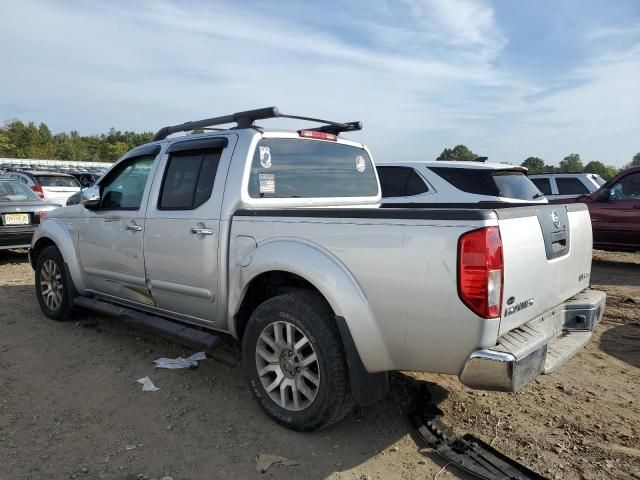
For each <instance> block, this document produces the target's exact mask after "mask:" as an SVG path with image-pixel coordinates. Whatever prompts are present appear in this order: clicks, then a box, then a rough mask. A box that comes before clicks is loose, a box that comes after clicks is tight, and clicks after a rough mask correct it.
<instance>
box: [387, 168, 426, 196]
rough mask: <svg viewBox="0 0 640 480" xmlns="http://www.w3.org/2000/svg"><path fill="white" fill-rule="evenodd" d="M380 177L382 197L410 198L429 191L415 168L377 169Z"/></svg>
mask: <svg viewBox="0 0 640 480" xmlns="http://www.w3.org/2000/svg"><path fill="white" fill-rule="evenodd" d="M377 168H378V176H379V177H380V187H381V188H382V196H383V197H384V198H390V197H410V196H412V195H419V194H421V193H424V192H427V191H429V189H428V188H427V186H426V185H425V183H424V182H423V181H422V179H421V178H420V176H419V175H418V174H417V173H416V171H415V170H414V169H413V168H408V167H377Z"/></svg>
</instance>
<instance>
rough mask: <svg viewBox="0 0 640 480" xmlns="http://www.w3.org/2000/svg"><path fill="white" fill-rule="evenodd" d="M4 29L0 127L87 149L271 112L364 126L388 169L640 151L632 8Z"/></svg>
mask: <svg viewBox="0 0 640 480" xmlns="http://www.w3.org/2000/svg"><path fill="white" fill-rule="evenodd" d="M0 17H1V18H2V19H3V28H2V29H0V58H1V59H2V60H1V62H2V63H1V65H2V72H3V73H2V74H1V75H0V120H2V119H4V120H8V119H11V118H20V119H22V120H26V121H35V122H40V121H44V122H46V123H47V124H48V125H49V126H50V128H51V129H52V130H54V131H60V130H71V129H74V130H78V131H80V132H81V133H86V134H90V133H100V132H103V131H106V130H108V129H109V128H110V127H112V126H113V127H116V128H118V129H121V130H125V129H128V130H156V129H158V128H159V127H161V126H163V125H165V124H171V123H180V122H183V121H186V120H194V119H198V118H204V117H209V116H214V115H222V114H226V113H231V112H233V111H239V110H245V109H249V108H256V107H263V106H270V105H277V106H278V107H279V108H280V110H281V111H283V112H285V113H293V114H301V115H309V116H316V117H325V118H330V119H335V120H343V121H351V120H362V121H363V122H364V125H365V128H364V130H363V131H362V132H359V133H355V134H352V135H350V136H351V137H353V138H355V139H357V140H359V141H363V142H365V143H367V144H368V145H369V146H370V147H371V149H372V151H373V155H374V158H375V159H378V160H385V161H393V160H431V159H433V158H435V157H436V156H437V155H438V153H439V152H440V151H441V150H442V149H443V148H444V147H449V146H455V145H456V144H459V143H464V144H466V145H467V146H469V147H470V148H471V149H472V150H474V151H475V152H476V153H479V154H482V155H488V156H489V157H490V159H491V160H493V161H507V162H512V163H520V162H521V161H522V160H524V158H526V157H528V156H539V157H541V158H543V159H545V160H546V161H547V163H550V164H557V162H558V161H559V160H561V159H562V158H563V157H564V156H565V155H568V154H570V153H580V154H581V156H582V158H583V160H584V161H585V162H587V161H589V160H600V161H603V162H605V163H607V164H613V165H616V166H622V165H623V164H625V163H627V162H629V161H630V160H631V157H632V156H633V155H634V154H635V153H636V152H638V151H640V2H639V1H637V0H616V1H615V2H612V1H606V0H602V1H589V0H580V1H578V0H563V1H551V0H543V1H535V2H525V1H509V0H501V1H495V2H490V1H483V0H402V1H400V0H396V1H375V0H369V1H351V2H332V1H323V2H295V1H292V2H286V1H279V2H264V1H243V2H239V1H236V2H215V1H181V2H167V1H162V0H159V1H138V2H118V1H114V2H80V1H67V2H47V1H37V2H36V1H31V0H21V1H20V2H3V4H2V6H0ZM267 124H272V125H283V126H286V127H293V126H297V125H295V124H288V123H286V122H283V121H278V122H273V121H272V122H267Z"/></svg>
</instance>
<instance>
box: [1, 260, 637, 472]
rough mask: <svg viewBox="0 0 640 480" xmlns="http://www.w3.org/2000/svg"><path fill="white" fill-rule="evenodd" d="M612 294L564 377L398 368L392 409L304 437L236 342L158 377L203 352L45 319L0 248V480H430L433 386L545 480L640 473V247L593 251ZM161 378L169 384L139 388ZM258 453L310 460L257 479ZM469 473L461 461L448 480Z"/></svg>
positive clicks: (450, 413)
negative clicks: (419, 409)
mask: <svg viewBox="0 0 640 480" xmlns="http://www.w3.org/2000/svg"><path fill="white" fill-rule="evenodd" d="M594 260H595V261H594V266H593V271H592V277H591V278H592V282H593V284H594V286H595V287H597V288H601V289H604V290H605V291H606V292H607V294H608V296H609V297H608V304H607V309H606V311H605V320H604V322H603V323H602V324H601V325H600V327H599V328H598V331H597V332H596V335H595V337H594V340H593V342H592V343H591V344H590V345H589V346H588V347H587V348H586V349H585V350H584V351H582V352H581V353H580V354H579V355H577V356H576V357H575V358H574V359H572V360H571V361H570V362H569V363H568V364H567V365H565V366H564V367H563V368H562V369H561V370H560V371H559V372H557V373H555V374H553V375H550V376H545V377H541V379H540V380H539V381H537V382H535V383H533V384H532V385H530V386H528V387H526V388H525V389H524V390H523V391H522V392H519V393H516V394H507V393H486V392H475V391H472V390H469V389H467V388H465V387H464V386H462V385H461V384H460V383H459V382H458V381H457V379H456V378H452V377H447V376H441V375H427V374H417V373H415V374H414V373H404V374H400V373H398V374H393V375H392V381H391V391H390V393H389V395H388V397H387V398H386V399H385V400H384V401H382V402H380V403H379V404H377V405H375V406H373V407H371V408H367V409H364V410H361V411H358V412H356V413H355V414H354V415H352V416H351V417H350V418H348V419H347V420H346V421H344V422H342V423H341V424H339V425H337V426H335V427H333V428H331V429H329V430H326V431H323V432H319V433H314V434H299V433H294V432H291V431H288V430H286V429H284V428H282V427H279V426H277V425H276V424H274V423H273V422H271V421H270V420H269V419H268V418H266V417H265V416H264V415H263V414H262V412H261V411H260V410H259V407H258V406H257V405H256V404H255V403H254V401H253V400H252V399H251V396H250V394H249V391H248V389H247V387H246V385H245V380H244V376H243V373H242V370H241V369H240V367H239V366H238V363H239V358H240V357H239V350H238V348H237V345H235V344H234V343H233V342H228V343H227V344H225V345H224V346H223V347H221V348H220V349H219V350H217V351H216V352H215V358H213V359H207V360H205V361H203V362H201V364H200V366H199V367H198V368H197V369H194V370H173V371H171V370H154V368H153V364H152V360H154V359H155V358H158V357H176V356H180V355H181V356H187V355H190V354H191V353H193V352H192V351H189V350H186V349H184V348H182V347H179V346H176V345H174V344H171V343H169V342H166V341H164V340H162V339H159V338H155V337H152V336H149V335H146V334H143V333H140V332H137V331H135V330H131V329H128V328H126V327H124V326H123V325H121V324H120V323H119V322H118V321H117V320H115V319H108V318H103V317H98V316H95V315H93V314H89V313H86V314H82V315H79V316H78V317H77V319H76V320H75V321H72V322H66V323H56V322H52V321H50V320H47V319H46V318H45V317H44V316H43V315H42V314H41V313H40V310H39V308H38V304H37V302H36V299H35V294H34V288H33V274H32V271H31V269H30V266H29V264H28V262H27V260H26V255H25V254H24V253H20V252H0V480H14V479H16V480H17V479H68V478H72V479H73V478H75V479H98V478H105V479H119V480H125V479H138V478H146V479H158V480H159V479H162V478H163V477H167V476H168V477H171V478H172V479H173V480H183V479H190V480H199V479H203V480H204V479H207V480H208V479H218V478H220V479H222V478H225V479H227V478H247V479H251V478H256V479H257V478H268V479H280V478H281V479H295V478H301V479H305V480H308V479H315V478H333V479H374V478H381V479H383V478H384V479H424V478H433V477H434V476H435V475H436V474H438V472H440V471H441V470H442V469H443V467H445V463H444V462H443V461H441V460H440V459H439V458H438V457H437V456H435V455H434V454H433V453H432V452H431V451H430V450H429V449H425V448H424V447H423V445H421V444H420V441H419V439H418V438H417V437H416V436H415V435H414V434H413V429H412V427H411V424H410V423H409V420H408V417H407V413H408V411H409V409H410V406H411V403H412V398H413V392H414V391H415V390H416V388H417V385H418V384H420V383H423V382H426V383H427V384H428V388H429V389H430V391H431V393H432V396H433V398H434V399H436V400H437V401H438V403H439V406H440V408H441V409H442V410H443V411H444V413H445V419H446V422H447V423H448V424H449V425H450V426H452V427H453V428H455V429H456V431H457V432H458V433H460V434H462V433H466V432H469V433H473V434H474V435H476V436H479V437H481V438H482V439H484V440H485V441H487V442H493V445H494V446H495V447H497V448H498V449H499V450H501V451H503V452H504V453H506V454H508V455H511V456H512V457H514V458H517V459H519V460H520V461H522V462H523V463H524V464H525V465H527V466H529V467H530V468H532V469H534V470H536V471H538V472H539V473H541V474H543V475H544V476H545V477H548V478H566V479H609V478H640V435H639V434H640V403H639V402H638V397H639V394H640V382H639V380H640V254H617V253H616V254H613V253H606V252H595V254H594ZM147 375H148V376H149V377H150V378H151V379H152V380H153V381H154V382H155V384H156V385H157V386H158V387H159V388H160V390H159V391H157V392H145V393H143V392H142V391H141V386H140V385H139V384H137V383H136V380H137V379H138V378H141V377H144V376H147ZM260 454H271V455H280V456H283V457H286V458H288V459H290V460H292V461H294V462H296V463H297V465H289V466H281V465H274V466H272V467H270V468H269V469H268V470H267V472H266V473H259V472H258V471H257V470H256V458H257V457H258V456H259V455H260ZM447 478H469V477H465V476H463V475H462V474H461V473H460V472H457V471H455V470H454V467H452V466H451V465H449V466H446V468H445V469H444V471H442V472H441V473H439V474H438V479H440V480H442V479H447Z"/></svg>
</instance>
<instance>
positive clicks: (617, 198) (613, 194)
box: [576, 167, 640, 251]
mask: <svg viewBox="0 0 640 480" xmlns="http://www.w3.org/2000/svg"><path fill="white" fill-rule="evenodd" d="M576 202H583V203H586V204H587V206H588V207H589V212H590V213H591V223H592V226H593V246H594V248H601V249H603V250H630V251H634V250H637V251H640V167H632V168H629V169H627V170H625V171H623V172H620V173H619V174H618V175H616V176H615V177H613V178H612V179H611V180H609V181H608V182H607V183H605V184H604V185H603V186H602V187H600V188H599V189H598V190H596V191H595V192H593V193H591V194H590V195H584V196H582V197H579V198H578V199H577V200H576Z"/></svg>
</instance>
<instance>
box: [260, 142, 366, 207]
mask: <svg viewBox="0 0 640 480" xmlns="http://www.w3.org/2000/svg"><path fill="white" fill-rule="evenodd" d="M377 194H378V182H377V181H376V174H375V172H374V171H373V165H372V163H371V159H370V158H369V155H368V154H367V152H366V151H365V150H363V149H362V148H357V147H353V146H350V145H343V144H340V143H334V142H326V141H320V140H305V139H292V138H268V139H262V140H260V142H259V143H258V145H257V146H256V150H255V153H254V155H253V161H252V164H251V175H250V178H249V195H250V196H251V197H253V198H323V197H373V196H375V195H377Z"/></svg>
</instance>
